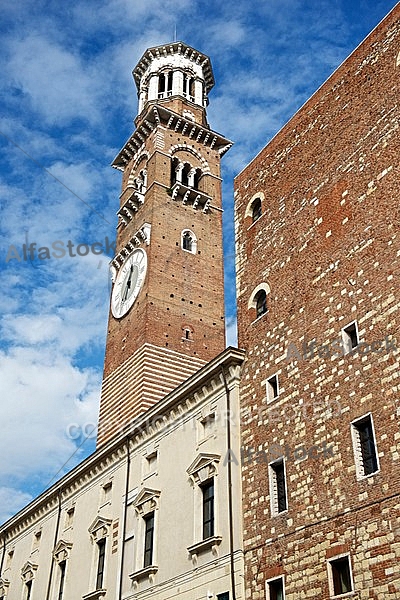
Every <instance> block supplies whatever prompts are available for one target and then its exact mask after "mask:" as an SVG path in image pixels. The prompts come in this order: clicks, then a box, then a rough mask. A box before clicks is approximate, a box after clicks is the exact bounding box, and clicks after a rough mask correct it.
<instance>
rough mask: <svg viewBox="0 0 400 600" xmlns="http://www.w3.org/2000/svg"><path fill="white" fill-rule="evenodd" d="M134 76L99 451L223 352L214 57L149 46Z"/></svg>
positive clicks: (224, 144) (180, 46) (221, 145)
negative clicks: (211, 111)
mask: <svg viewBox="0 0 400 600" xmlns="http://www.w3.org/2000/svg"><path fill="white" fill-rule="evenodd" d="M133 77H134V80H135V83H136V86H137V88H138V97H139V110H138V116H137V118H136V119H135V125H136V129H135V131H134V133H133V134H132V136H131V137H130V138H129V140H128V141H127V142H126V144H125V145H124V147H123V148H122V150H121V151H120V152H119V154H118V155H117V157H116V158H115V160H114V162H113V167H115V168H116V169H119V170H121V171H122V172H123V179H122V193H121V196H120V208H119V210H118V225H117V244H116V247H117V253H116V256H115V257H114V259H113V260H112V266H111V268H112V272H113V289H112V294H111V307H110V316H109V324H108V336H107V345H106V355H105V366H104V380H103V387H102V395H101V405H100V419H99V434H98V445H101V444H103V443H104V442H105V441H106V440H107V439H109V438H110V437H111V436H112V435H113V434H114V433H116V432H117V431H119V430H121V428H122V427H123V426H124V425H126V424H127V423H129V422H130V421H132V419H133V418H134V417H135V416H137V415H138V414H140V413H141V412H143V411H144V410H146V409H147V408H148V407H150V406H151V405H153V404H154V403H155V402H157V401H158V400H160V399H161V398H162V397H163V396H165V395H166V394H167V393H168V392H169V391H171V390H172V389H174V388H175V387H176V386H177V385H179V383H181V382H182V381H184V380H185V379H187V378H188V377H189V376H190V375H191V374H192V373H194V372H195V371H197V370H198V369H199V368H200V367H201V366H202V365H203V364H205V363H206V362H207V361H209V360H210V359H211V358H213V357H215V356H216V355H217V354H218V353H219V352H220V351H222V350H223V349H224V347H225V327H224V316H223V314H224V295H223V257H222V207H221V178H220V159H221V156H222V155H223V154H224V153H225V152H226V151H227V150H228V149H229V147H230V145H231V143H230V142H229V140H227V139H225V138H224V137H222V136H221V135H219V134H218V133H216V132H214V131H212V130H211V129H210V127H209V125H208V122H207V116H206V108H205V107H206V106H207V103H208V93H209V91H210V90H211V88H212V87H213V85H214V78H213V73H212V68H211V63H210V60H209V58H208V57H207V56H205V55H203V54H201V53H200V52H198V51H197V50H194V49H193V48H191V47H190V46H187V45H186V44H184V43H182V42H174V43H172V44H168V45H165V46H157V47H155V48H150V49H148V50H147V51H146V52H145V53H144V55H143V56H142V58H141V59H140V61H139V63H138V64H137V66H136V68H135V69H134V71H133Z"/></svg>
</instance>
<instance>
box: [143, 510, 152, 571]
mask: <svg viewBox="0 0 400 600" xmlns="http://www.w3.org/2000/svg"><path fill="white" fill-rule="evenodd" d="M144 523H145V528H144V561H143V566H144V568H146V567H150V565H152V564H153V550H154V512H151V513H149V514H148V515H146V516H145V517H144Z"/></svg>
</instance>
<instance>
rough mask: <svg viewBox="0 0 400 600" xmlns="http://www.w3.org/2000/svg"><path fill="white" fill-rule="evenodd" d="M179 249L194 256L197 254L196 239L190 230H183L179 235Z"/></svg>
mask: <svg viewBox="0 0 400 600" xmlns="http://www.w3.org/2000/svg"><path fill="white" fill-rule="evenodd" d="M181 248H182V250H186V252H190V253H191V254H196V252H197V238H196V236H195V234H194V233H193V231H190V229H184V230H183V231H182V233H181Z"/></svg>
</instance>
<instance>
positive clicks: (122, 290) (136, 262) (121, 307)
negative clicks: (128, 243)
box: [111, 248, 147, 319]
mask: <svg viewBox="0 0 400 600" xmlns="http://www.w3.org/2000/svg"><path fill="white" fill-rule="evenodd" d="M146 269H147V254H146V252H145V251H144V250H143V249H142V248H137V249H136V250H134V251H133V252H132V254H130V255H129V256H128V258H126V259H125V261H124V263H123V264H122V266H121V268H120V270H119V271H118V275H117V278H116V280H115V283H114V288H113V291H112V296H111V312H112V314H113V316H114V317H115V318H116V319H120V318H121V317H123V316H124V315H126V313H127V312H128V310H129V309H130V308H131V306H132V305H133V303H134V302H135V300H136V298H137V296H138V294H139V292H140V289H141V287H142V285H143V281H144V278H145V277H146Z"/></svg>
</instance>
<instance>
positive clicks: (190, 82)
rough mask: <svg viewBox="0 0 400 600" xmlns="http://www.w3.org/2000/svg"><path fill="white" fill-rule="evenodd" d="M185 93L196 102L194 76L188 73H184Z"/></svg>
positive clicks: (186, 96)
mask: <svg viewBox="0 0 400 600" xmlns="http://www.w3.org/2000/svg"><path fill="white" fill-rule="evenodd" d="M183 95H184V96H185V98H188V100H191V102H194V77H190V75H187V74H186V73H184V74H183Z"/></svg>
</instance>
